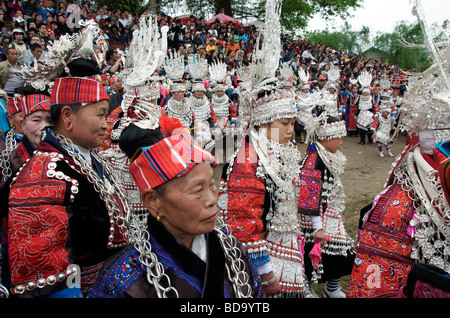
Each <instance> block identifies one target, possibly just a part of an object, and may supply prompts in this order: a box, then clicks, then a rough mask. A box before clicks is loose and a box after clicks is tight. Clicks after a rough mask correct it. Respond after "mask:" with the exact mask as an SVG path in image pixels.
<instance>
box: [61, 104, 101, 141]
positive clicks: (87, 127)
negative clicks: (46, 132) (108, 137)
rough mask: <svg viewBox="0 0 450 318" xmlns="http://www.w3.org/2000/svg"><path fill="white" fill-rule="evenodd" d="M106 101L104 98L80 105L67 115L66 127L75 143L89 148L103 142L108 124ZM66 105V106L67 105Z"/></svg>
mask: <svg viewBox="0 0 450 318" xmlns="http://www.w3.org/2000/svg"><path fill="white" fill-rule="evenodd" d="M108 106H109V105H108V102H107V101H106V100H104V101H101V102H98V103H95V104H89V105H86V106H83V107H81V108H80V109H79V110H78V111H75V112H74V111H72V112H71V114H69V115H68V118H67V122H66V129H67V131H68V134H69V136H66V137H69V138H70V139H71V140H72V142H73V143H74V144H75V145H78V146H81V147H83V148H86V149H89V148H92V147H100V146H101V145H102V144H103V139H104V137H105V133H106V130H107V128H108V125H107V123H106V119H107V117H108ZM67 107H68V106H67Z"/></svg>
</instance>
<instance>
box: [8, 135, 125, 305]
mask: <svg viewBox="0 0 450 318" xmlns="http://www.w3.org/2000/svg"><path fill="white" fill-rule="evenodd" d="M92 159H93V165H94V169H95V170H96V171H97V173H98V174H99V175H101V176H102V175H105V174H106V173H105V171H104V169H103V167H102V165H101V164H100V163H99V162H97V161H96V160H95V158H92ZM116 199H117V198H116ZM111 224H113V226H114V231H113V233H111ZM7 233H8V251H9V259H8V260H9V269H10V272H11V284H12V286H11V289H12V293H13V294H14V295H16V296H19V297H37V296H45V295H49V294H51V293H53V292H55V291H59V290H61V289H63V288H65V287H66V284H65V283H66V282H65V279H66V277H67V275H68V274H67V272H66V271H67V268H68V266H69V265H70V264H77V265H78V266H80V267H81V268H82V269H81V270H82V274H81V280H82V281H81V288H82V290H84V291H85V290H86V288H88V285H89V284H88V282H87V281H86V279H93V277H94V278H95V271H94V272H92V266H94V267H95V266H96V265H97V266H98V264H101V263H102V262H103V261H104V260H105V259H106V258H107V257H108V256H110V255H111V254H112V253H114V252H115V251H117V247H119V246H120V245H121V244H124V238H123V236H122V235H121V234H120V233H119V231H118V230H117V229H116V224H115V223H114V222H113V220H112V219H111V218H110V216H109V212H108V210H107V208H106V205H105V201H104V200H103V199H102V198H101V197H100V195H99V193H98V192H97V191H96V190H95V188H94V185H93V184H92V183H91V182H89V180H88V179H87V177H86V175H85V174H84V173H82V172H81V171H80V168H79V167H78V166H77V164H76V163H75V162H74V161H73V159H72V158H71V156H70V155H69V154H68V153H67V152H66V151H65V150H64V149H63V148H62V146H61V144H60V142H59V141H57V140H56V139H55V138H54V137H53V136H52V134H51V133H50V128H47V129H46V130H45V136H44V138H43V140H42V141H41V143H40V144H39V146H38V148H37V150H36V153H35V155H34V156H33V157H31V158H30V160H28V161H27V162H26V163H25V164H24V166H23V168H22V170H21V171H20V172H19V173H18V175H17V176H16V177H15V179H14V181H13V183H12V184H11V191H10V196H9V213H8V228H7ZM111 236H113V237H111ZM108 243H110V244H112V245H111V246H108ZM112 247H115V248H112ZM87 268H89V270H90V271H88V272H89V273H90V275H89V276H85V275H83V271H84V270H85V269H87Z"/></svg>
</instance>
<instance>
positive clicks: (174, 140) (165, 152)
mask: <svg viewBox="0 0 450 318" xmlns="http://www.w3.org/2000/svg"><path fill="white" fill-rule="evenodd" d="M204 161H206V162H209V163H211V164H212V165H216V160H215V158H214V156H213V155H212V154H210V153H209V152H207V151H206V150H204V149H202V148H201V147H199V146H198V145H196V144H195V143H194V141H193V140H192V138H191V137H190V135H189V133H187V132H186V131H183V132H182V133H181V134H177V135H173V136H171V137H168V138H165V139H163V140H161V141H160V142H158V143H156V144H155V145H153V146H151V147H145V148H142V154H141V155H140V156H139V157H138V158H137V159H136V160H134V161H133V162H132V163H131V164H130V173H131V175H132V177H133V179H134V181H135V182H136V185H137V187H138V188H139V189H140V190H141V191H143V190H146V189H154V188H156V187H157V186H159V185H161V184H163V183H166V182H168V181H170V180H172V179H173V178H175V177H177V176H183V175H185V174H186V173H188V172H189V171H190V170H191V169H193V168H194V167H195V166H196V165H197V164H199V163H202V162H204Z"/></svg>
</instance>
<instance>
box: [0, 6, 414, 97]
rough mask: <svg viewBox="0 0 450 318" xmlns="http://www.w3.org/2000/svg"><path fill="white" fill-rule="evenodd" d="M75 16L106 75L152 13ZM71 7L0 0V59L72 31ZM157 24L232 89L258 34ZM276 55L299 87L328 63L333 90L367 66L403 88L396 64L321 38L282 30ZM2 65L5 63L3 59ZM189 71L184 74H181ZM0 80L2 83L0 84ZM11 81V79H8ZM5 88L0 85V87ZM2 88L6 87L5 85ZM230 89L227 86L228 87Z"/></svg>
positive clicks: (24, 56) (30, 53)
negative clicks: (97, 48) (98, 43)
mask: <svg viewBox="0 0 450 318" xmlns="http://www.w3.org/2000/svg"><path fill="white" fill-rule="evenodd" d="M80 6H81V7H80V8H81V13H80V14H81V16H80V18H81V19H89V20H91V19H93V20H95V21H97V22H98V24H99V27H100V29H101V37H102V39H103V41H104V44H105V45H104V46H103V47H104V48H105V50H104V52H103V53H104V57H105V58H104V61H103V67H102V69H101V71H102V72H103V73H105V74H107V76H108V77H109V78H111V77H114V73H115V72H117V71H120V70H121V69H122V64H121V63H122V61H121V58H120V53H121V52H122V51H124V50H125V49H126V47H127V45H128V44H129V43H130V41H131V39H132V36H133V31H134V30H135V29H136V28H138V27H139V23H138V21H139V17H140V15H141V14H146V13H149V12H150V13H153V11H152V8H151V7H150V6H149V7H148V8H145V9H144V10H143V11H141V12H128V11H120V10H114V11H111V10H110V9H108V7H107V6H102V7H99V8H95V7H94V6H93V5H91V4H88V3H87V2H83V3H82V4H81V5H80ZM70 14H71V11H70V10H69V5H68V4H64V3H63V2H59V3H58V4H57V6H56V7H53V2H52V1H49V0H44V1H42V2H40V1H39V2H38V1H35V0H28V1H19V0H15V1H1V10H0V28H1V35H2V38H1V39H2V40H1V46H0V61H8V63H9V64H10V65H11V66H12V67H17V66H15V65H16V63H17V65H23V64H25V65H31V64H32V63H33V60H34V59H33V58H36V60H37V61H39V59H40V58H41V56H42V55H43V54H45V50H46V47H47V45H48V43H49V42H51V41H53V40H54V39H58V38H59V37H60V36H62V35H64V34H71V33H73V32H77V31H78V30H77V29H76V28H74V27H70V24H69V20H70V17H69V16H70ZM158 22H159V27H162V26H164V25H167V26H168V27H169V30H170V31H169V33H168V46H169V49H173V50H177V51H179V52H180V53H181V54H184V55H185V61H186V63H187V62H189V61H190V60H191V59H193V58H194V57H195V56H200V57H202V58H205V59H207V60H208V62H209V63H211V62H212V61H216V60H219V61H223V62H224V63H226V64H227V65H228V74H229V75H230V81H231V83H232V85H233V87H234V88H236V87H237V86H238V85H239V83H238V81H237V80H236V68H237V67H239V66H240V65H242V64H244V65H246V64H248V63H249V61H250V60H251V56H252V53H253V52H254V49H255V44H256V42H257V37H258V28H257V27H256V26H255V25H252V24H250V25H245V26H244V25H242V24H240V23H233V22H221V21H220V20H213V21H207V20H206V19H205V18H202V17H196V16H183V17H170V16H167V15H165V14H161V15H158ZM281 44H282V54H281V56H280V60H281V61H282V62H284V63H289V65H291V66H292V69H293V71H294V74H295V76H294V78H293V79H292V83H293V84H294V86H297V85H298V86H300V85H299V84H300V80H299V70H300V69H304V70H305V71H306V74H307V75H308V76H309V80H308V83H309V84H310V85H311V88H312V89H313V88H314V87H315V86H318V85H322V84H321V81H320V80H319V78H322V79H323V78H325V81H326V78H327V71H328V70H329V68H330V66H331V65H334V66H336V67H337V68H338V69H339V70H340V73H341V75H340V78H339V81H338V83H337V84H338V85H337V89H338V92H339V93H340V95H342V96H344V97H345V95H346V94H348V93H349V91H350V86H351V82H352V81H353V80H355V79H356V78H358V76H359V74H361V73H362V72H364V71H369V72H370V73H372V75H373V86H375V85H376V84H377V81H379V80H381V78H383V77H388V78H389V79H390V81H391V84H392V87H391V89H394V90H397V91H398V92H399V93H400V95H403V93H404V91H405V87H406V86H405V81H404V80H405V78H404V75H403V72H402V70H401V69H399V68H398V67H397V66H396V65H388V64H386V63H383V62H382V61H380V60H376V59H373V58H367V57H364V56H359V55H357V54H355V53H351V52H344V51H343V50H342V49H337V50H336V49H332V48H330V47H326V46H325V45H323V44H321V43H312V42H310V41H308V40H307V39H305V38H294V36H292V35H285V36H283V37H282V38H281ZM8 48H14V49H15V50H16V52H15V53H14V51H12V52H13V53H14V56H11V54H8ZM3 64H5V62H3ZM5 68H6V66H4V65H3V66H2V63H0V82H2V79H4V77H5V76H7V75H3V73H5V72H6V71H5ZM186 75H187V76H189V74H186ZM1 84H2V85H4V83H3V82H2V83H1ZM13 84H14V82H13ZM2 89H4V90H5V87H4V86H2ZM298 89H300V87H298ZM5 91H6V92H7V93H8V91H7V90H5ZM230 91H232V90H230Z"/></svg>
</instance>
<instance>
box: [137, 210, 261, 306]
mask: <svg viewBox="0 0 450 318" xmlns="http://www.w3.org/2000/svg"><path fill="white" fill-rule="evenodd" d="M131 220H132V221H131V222H130V229H131V231H130V232H131V235H132V239H133V240H134V241H135V244H134V246H135V248H136V250H137V251H138V252H139V261H140V262H141V263H142V264H143V265H144V266H145V267H146V268H147V281H148V282H149V283H150V284H151V285H153V286H154V287H155V290H156V294H157V296H158V298H167V296H168V294H169V293H173V294H174V295H175V297H176V298H179V294H178V291H177V290H176V289H175V288H174V287H172V286H171V281H170V278H169V276H167V274H166V273H165V272H164V266H163V264H161V263H160V262H159V261H158V256H157V255H156V254H155V253H154V252H153V251H152V246H151V244H150V241H149V237H150V235H149V233H148V231H147V229H146V226H145V224H146V222H142V220H140V219H139V218H137V217H132V218H131ZM223 230H224V231H223ZM215 232H216V234H217V235H218V237H219V239H220V242H221V244H222V247H223V249H224V251H225V256H226V258H227V259H228V260H229V261H230V264H231V266H229V265H228V263H226V264H225V267H226V273H227V279H228V280H229V281H230V282H231V284H232V286H233V291H234V293H235V295H236V297H237V298H250V297H251V293H252V288H251V286H250V285H249V284H248V281H249V276H248V274H247V272H246V271H245V262H244V260H243V255H242V251H241V250H240V249H239V247H238V246H237V239H236V238H235V237H234V236H232V235H231V231H230V229H229V227H228V225H226V224H225V223H224V222H223V220H222V218H219V222H218V226H217V227H216V228H215Z"/></svg>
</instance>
